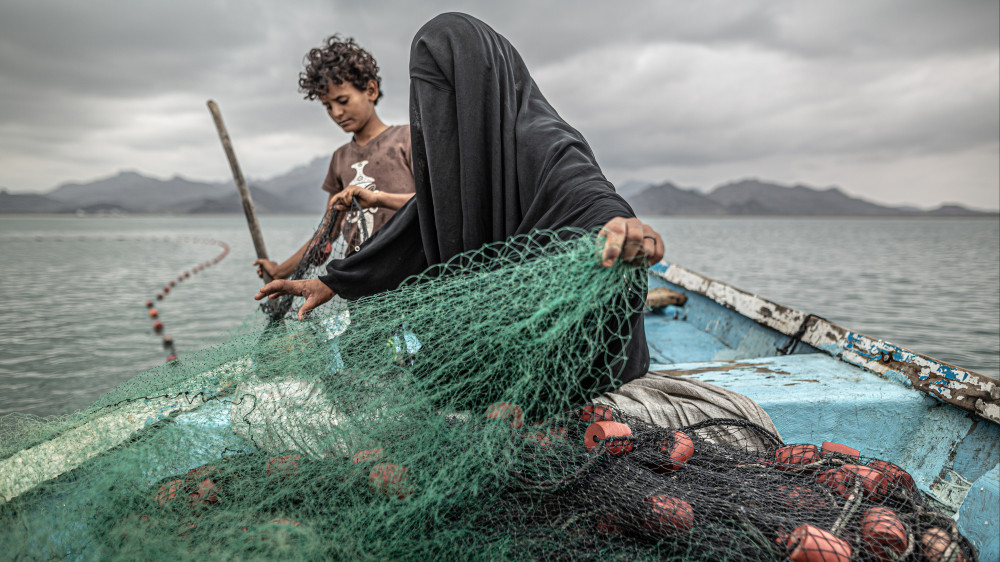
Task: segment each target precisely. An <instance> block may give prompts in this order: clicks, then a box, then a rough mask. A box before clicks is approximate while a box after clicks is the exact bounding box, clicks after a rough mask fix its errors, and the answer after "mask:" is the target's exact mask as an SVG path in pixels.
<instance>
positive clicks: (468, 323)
mask: <svg viewBox="0 0 1000 562" xmlns="http://www.w3.org/2000/svg"><path fill="white" fill-rule="evenodd" d="M599 244H600V239H598V238H596V237H595V235H594V234H593V233H585V232H580V231H560V232H536V233H533V234H532V235H530V236H523V237H518V238H513V239H510V240H508V241H505V242H503V243H499V244H494V245H490V246H486V247H484V248H482V249H481V250H479V251H476V252H472V253H469V254H464V255H461V256H458V257H456V258H455V259H453V260H451V261H450V262H448V263H446V264H442V265H439V266H436V267H433V268H431V269H430V270H428V271H427V272H425V273H423V274H422V275H420V276H417V277H414V278H410V279H409V280H407V282H405V283H404V284H403V285H402V286H401V287H400V288H399V289H397V290H395V291H390V292H387V293H382V294H379V295H376V296H373V297H369V298H364V299H359V300H357V301H352V302H350V303H347V302H344V301H335V302H331V303H329V304H328V305H326V306H325V307H323V308H322V310H319V311H316V312H314V313H313V314H312V315H311V318H310V320H308V321H306V322H279V321H271V320H270V319H267V320H268V321H263V320H262V321H260V322H258V323H257V326H256V327H254V328H251V327H247V328H246V329H245V330H244V331H243V332H242V333H240V334H238V335H235V336H234V337H232V338H231V339H230V340H229V341H227V342H226V343H225V344H222V345H219V346H216V347H213V348H209V349H205V350H202V351H200V352H198V353H195V354H192V355H190V356H186V357H184V358H182V359H181V360H179V361H174V362H171V363H169V364H167V365H163V366H161V367H158V368H156V369H153V370H151V371H148V372H146V373H143V374H141V375H139V376H137V377H135V378H133V379H132V380H130V381H128V382H126V383H125V384H123V385H121V386H119V387H117V388H116V389H114V390H113V391H112V392H110V393H108V394H107V395H105V396H103V397H102V398H101V399H99V400H98V401H97V402H96V403H95V404H94V405H93V406H92V407H90V408H89V409H87V410H85V411H81V412H78V413H75V414H71V415H68V416H62V417H58V418H47V419H37V418H30V417H26V416H8V417H5V418H2V419H0V459H2V460H0V492H2V498H3V499H2V501H3V503H0V528H2V529H3V530H4V531H3V533H2V535H0V552H4V553H5V555H6V556H11V557H13V558H25V559H49V558H72V559H163V558H170V559H196V558H199V559H200V558H206V557H207V558H211V559H275V558H280V559H311V560H315V559H328V558H330V559H430V560H439V559H505V558H517V559H543V560H563V559H590V558H602V559H609V558H610V559H629V560H631V559H649V558H663V559H678V560H684V559H691V560H774V559H783V558H786V557H788V558H791V559H792V560H824V561H834V560H848V559H856V560H894V559H921V557H923V558H924V559H940V560H948V559H959V558H956V557H958V556H961V557H963V558H962V559H966V560H972V559H974V556H975V555H974V553H973V552H972V550H971V549H970V548H969V545H968V542H967V541H966V540H965V539H964V538H962V537H961V536H960V535H959V534H958V533H957V532H956V530H955V526H954V522H953V521H952V520H951V519H949V518H948V517H946V516H944V515H942V514H940V513H937V512H935V511H934V510H933V509H931V508H930V507H929V506H928V504H927V503H926V502H925V501H924V499H923V497H922V496H921V494H920V492H919V491H918V490H916V488H915V487H914V486H913V482H912V479H909V477H908V475H906V474H905V472H904V471H903V470H902V469H900V468H899V467H895V466H894V465H890V464H889V463H885V462H883V461H878V460H877V459H868V458H864V457H860V456H856V455H854V454H852V452H851V451H849V450H844V449H843V448H841V449H839V450H833V449H836V448H833V449H831V450H821V449H820V448H817V447H816V446H814V445H808V444H801V445H785V444H784V443H782V442H781V440H780V438H779V437H778V436H776V435H774V434H772V433H770V432H768V431H767V430H765V429H763V428H760V427H758V426H755V425H753V424H752V423H749V422H746V421H741V420H722V419H713V420H706V421H705V422H702V423H700V424H697V425H694V426H688V427H679V428H666V427H658V426H652V425H649V424H647V423H644V422H642V421H641V420H639V419H636V418H634V417H632V416H630V415H628V414H627V413H626V412H622V411H619V410H617V409H614V408H611V407H609V406H605V405H600V404H597V403H594V402H592V401H591V400H592V399H593V398H596V397H597V396H598V395H599V394H601V393H602V392H604V391H606V390H607V387H606V386H604V385H603V383H601V382H600V381H606V380H611V381H612V384H614V374H615V373H617V372H618V370H619V369H620V366H621V365H622V362H623V361H624V356H623V355H622V352H621V351H620V350H623V349H625V345H624V344H625V342H626V341H627V340H628V339H629V337H630V333H629V323H628V321H627V320H628V318H629V316H631V315H632V314H633V313H635V312H637V311H638V310H637V308H636V307H637V306H641V302H642V299H641V298H639V299H636V298H635V297H636V296H637V295H638V296H639V297H642V296H644V295H645V292H646V272H645V270H644V269H642V268H639V267H635V266H630V265H624V264H618V265H615V266H614V267H611V268H603V267H600V265H599V259H598V248H599ZM637 302H638V303H640V304H638V305H637V304H636V303H637ZM261 316H263V315H261ZM615 350H619V351H615ZM934 556H937V558H934ZM949 557H951V558H949Z"/></svg>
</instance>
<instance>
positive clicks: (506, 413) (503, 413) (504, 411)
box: [486, 402, 524, 429]
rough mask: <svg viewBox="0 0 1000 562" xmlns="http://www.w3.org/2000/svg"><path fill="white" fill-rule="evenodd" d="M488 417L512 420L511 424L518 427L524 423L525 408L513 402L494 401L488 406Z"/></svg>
mask: <svg viewBox="0 0 1000 562" xmlns="http://www.w3.org/2000/svg"><path fill="white" fill-rule="evenodd" d="M486 417H487V419H492V420H510V426H511V427H513V428H514V429H517V428H519V427H521V426H522V425H524V410H523V409H522V408H521V407H520V406H518V405H517V404H515V403H513V402H494V403H492V404H490V405H489V406H487V408H486Z"/></svg>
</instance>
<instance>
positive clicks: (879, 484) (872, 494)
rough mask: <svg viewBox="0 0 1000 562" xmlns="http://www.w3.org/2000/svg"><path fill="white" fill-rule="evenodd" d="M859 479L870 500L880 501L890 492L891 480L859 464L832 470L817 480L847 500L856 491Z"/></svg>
mask: <svg viewBox="0 0 1000 562" xmlns="http://www.w3.org/2000/svg"><path fill="white" fill-rule="evenodd" d="M857 478H860V479H861V488H862V490H863V493H864V495H865V497H866V498H868V499H870V500H873V501H879V500H881V499H882V498H884V497H885V495H886V494H887V493H888V492H889V479H888V478H886V476H885V475H884V474H882V473H881V472H879V471H877V470H875V469H874V468H869V467H867V466H862V465H857V464H845V465H844V466H841V467H838V468H831V469H830V470H827V471H826V472H824V473H822V474H820V475H819V476H817V477H816V480H817V481H818V482H819V483H820V484H823V485H824V486H826V487H828V488H830V489H832V490H833V491H835V492H837V493H838V494H840V495H841V496H844V497H845V498H846V497H849V496H850V495H851V492H852V491H853V490H854V482H855V480H856V479H857Z"/></svg>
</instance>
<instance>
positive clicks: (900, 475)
mask: <svg viewBox="0 0 1000 562" xmlns="http://www.w3.org/2000/svg"><path fill="white" fill-rule="evenodd" d="M868 466H870V467H871V468H874V469H875V470H877V471H879V472H881V473H882V474H885V475H886V476H887V477H888V478H889V481H890V482H892V483H893V484H896V485H898V486H902V487H904V488H906V490H907V491H908V492H910V493H911V494H912V493H913V492H916V491H917V484H916V482H914V481H913V477H912V476H910V474H909V473H908V472H906V471H905V470H903V469H902V468H899V467H898V466H896V465H894V464H892V463H891V462H888V461H881V460H873V461H870V462H869V463H868Z"/></svg>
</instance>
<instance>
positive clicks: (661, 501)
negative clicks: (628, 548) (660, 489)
mask: <svg viewBox="0 0 1000 562" xmlns="http://www.w3.org/2000/svg"><path fill="white" fill-rule="evenodd" d="M645 502H646V508H647V510H648V511H647V517H646V521H645V524H646V526H647V527H649V528H650V529H653V530H654V531H657V532H661V533H667V534H673V533H679V532H685V531H689V530H691V527H692V526H694V510H692V509H691V505H690V504H689V503H688V502H686V501H684V500H681V499H677V498H675V497H671V496H668V495H666V494H656V495H655V496H650V497H648V498H646V499H645Z"/></svg>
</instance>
